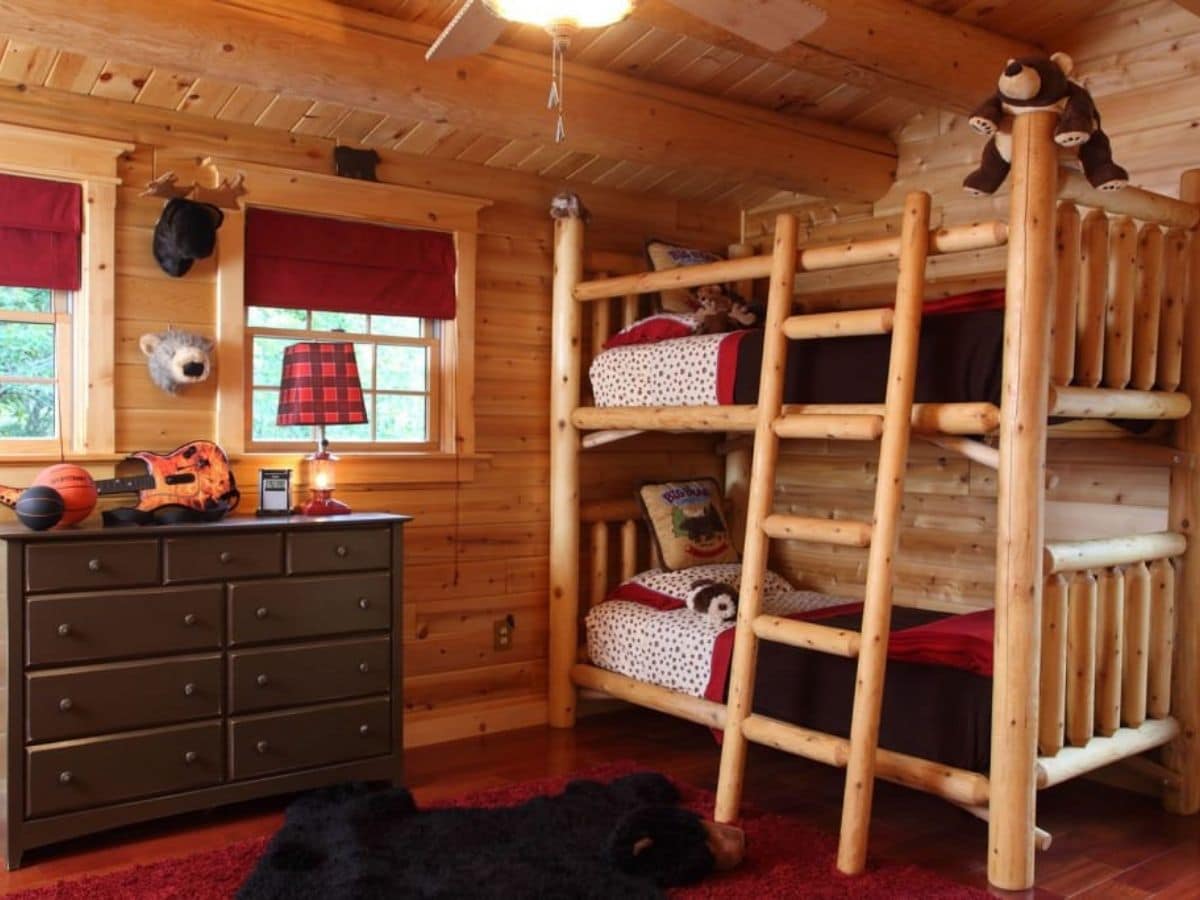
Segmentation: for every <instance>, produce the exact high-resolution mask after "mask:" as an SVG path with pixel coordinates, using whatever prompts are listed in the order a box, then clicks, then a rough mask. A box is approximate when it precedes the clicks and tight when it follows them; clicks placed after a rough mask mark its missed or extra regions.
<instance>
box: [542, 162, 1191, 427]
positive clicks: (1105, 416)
mask: <svg viewBox="0 0 1200 900" xmlns="http://www.w3.org/2000/svg"><path fill="white" fill-rule="evenodd" d="M1195 187H1196V188H1197V189H1198V190H1194V191H1192V192H1191V195H1195V196H1197V197H1198V198H1200V178H1197V183H1196V185H1195ZM1054 190H1055V191H1056V197H1057V214H1056V221H1055V228H1054V230H1053V232H1052V234H1051V237H1052V239H1053V241H1054V248H1053V257H1054V260H1055V267H1054V268H1055V271H1054V272H1053V273H1044V274H1045V277H1048V278H1051V279H1053V290H1052V295H1053V304H1054V309H1053V310H1052V319H1051V321H1052V349H1051V359H1050V361H1049V370H1050V378H1049V384H1048V385H1047V389H1048V392H1049V400H1048V407H1047V412H1048V415H1049V416H1050V417H1052V418H1063V419H1073V420H1080V419H1085V420H1125V421H1129V420H1149V421H1155V420H1159V421H1161V420H1172V419H1181V418H1183V417H1185V416H1186V415H1188V413H1189V411H1190V410H1191V400H1190V398H1189V397H1188V396H1187V395H1186V394H1185V393H1184V392H1182V391H1181V390H1180V385H1181V372H1182V356H1183V353H1182V351H1183V345H1184V335H1185V331H1186V322H1185V311H1186V309H1187V308H1188V307H1189V305H1190V306H1197V305H1200V303H1192V304H1189V303H1188V302H1187V300H1188V297H1187V295H1188V293H1189V292H1191V293H1200V262H1197V257H1198V256H1200V241H1196V240H1193V239H1192V232H1193V230H1194V229H1195V227H1196V225H1197V223H1198V222H1200V206H1198V205H1197V204H1196V203H1193V202H1188V201H1186V200H1179V199H1175V198H1171V197H1167V196H1165V195H1161V194H1156V193H1152V192H1148V191H1144V190H1141V189H1138V188H1134V187H1128V188H1126V189H1124V190H1121V191H1116V192H1100V191H1096V190H1094V189H1092V188H1091V187H1090V186H1089V185H1088V183H1087V182H1086V180H1085V179H1084V178H1083V177H1082V175H1080V174H1079V173H1078V172H1075V171H1073V170H1068V169H1062V170H1060V173H1059V177H1058V179H1057V185H1055V186H1054ZM1191 195H1189V196H1191ZM560 226H562V227H560V229H559V231H558V232H557V235H556V246H555V253H556V281H555V317H556V320H555V321H556V342H557V341H558V339H559V338H558V336H559V335H567V334H569V335H571V336H572V337H571V339H570V343H569V344H568V345H566V346H563V347H559V348H558V349H559V350H561V351H562V353H563V354H564V356H563V357H562V359H564V360H565V359H566V357H567V356H572V355H573V360H574V361H573V362H572V363H570V365H572V366H573V367H575V371H574V373H568V372H567V371H565V370H563V371H561V373H560V368H559V366H557V365H556V369H555V374H556V379H558V378H559V377H560V375H561V376H573V377H578V372H579V371H580V367H582V370H583V371H587V368H588V366H589V364H590V362H591V358H590V357H589V355H588V350H590V356H596V355H598V354H599V353H600V351H601V349H602V347H603V345H604V343H605V341H606V339H607V338H608V337H609V336H610V335H611V333H612V332H613V330H614V324H616V325H621V324H624V325H628V324H630V322H631V321H632V320H633V319H634V318H636V317H637V314H638V310H639V308H640V307H639V300H640V299H641V298H643V297H645V295H649V294H654V293H657V292H660V291H664V290H673V289H675V290H678V289H691V288H699V287H703V286H705V285H711V284H736V285H739V292H741V291H744V290H747V288H748V286H749V285H750V283H751V282H753V281H758V280H763V279H770V278H771V274H772V267H773V264H774V261H775V253H776V252H778V250H777V249H775V250H772V252H768V253H762V252H755V251H754V249H753V248H751V247H749V246H747V245H738V246H736V247H735V248H731V250H735V251H737V250H740V251H741V254H742V255H736V253H731V258H729V259H727V260H721V261H718V262H711V263H704V264H699V265H690V266H685V267H679V268H673V269H669V270H666V271H658V272H639V273H632V274H623V275H618V276H615V277H612V276H602V277H594V278H591V279H589V280H585V279H584V271H583V239H584V236H583V232H584V228H583V224H582V222H581V221H580V220H573V219H564V220H561V221H560ZM881 230H883V229H880V228H873V227H872V223H871V222H870V221H869V220H868V221H867V222H866V223H864V227H863V228H862V230H861V231H860V232H859V233H862V234H866V235H868V236H866V237H862V238H858V237H854V236H852V235H851V236H849V237H845V238H843V239H839V240H837V241H835V242H831V243H817V244H812V245H808V246H802V247H800V248H799V249H798V251H797V257H796V272H797V274H796V278H795V293H794V302H793V312H794V313H796V314H794V315H793V316H792V317H791V318H789V319H787V320H786V322H785V324H784V330H785V333H786V334H787V335H788V337H789V338H793V339H799V338H821V337H845V336H848V335H856V334H862V335H867V334H886V333H887V332H888V331H889V330H890V324H891V315H892V311H891V309H890V306H889V305H887V304H888V303H889V300H888V297H889V295H890V294H891V292H892V291H894V286H895V281H896V277H897V261H898V259H899V257H900V253H901V239H900V237H899V236H898V235H892V234H885V235H883V236H878V233H879V232H880V231H881ZM1008 236H1009V227H1008V224H1007V223H1006V222H1005V221H1004V220H1003V219H994V220H987V221H978V222H972V223H965V224H961V225H951V226H943V227H939V228H936V229H934V230H933V231H932V232H931V233H930V235H929V258H928V265H927V271H926V283H927V286H928V287H929V293H928V295H927V296H928V297H929V298H930V299H933V298H936V297H937V296H939V293H940V294H941V295H944V294H945V293H947V292H948V291H952V290H955V289H957V286H963V285H966V286H970V287H981V286H991V287H1001V286H1003V285H1005V283H1006V282H1008V281H1010V280H1011V279H1013V278H1018V279H1019V278H1024V277H1025V260H1024V259H1023V258H1022V256H1021V253H1022V251H1021V249H1020V248H1017V247H1010V246H1007V245H1008ZM1190 271H1195V272H1197V277H1195V278H1192V279H1190V280H1189V277H1188V275H1189V272H1190ZM613 301H618V305H617V308H616V310H615V311H616V312H617V315H616V316H614V315H613V313H614V307H613ZM927 302H928V301H927ZM583 310H587V311H588V312H589V313H590V316H589V317H588V318H589V320H590V322H589V324H590V332H591V334H590V341H589V342H588V349H585V347H584V344H583V341H582V338H581V333H582V327H581V326H582V320H583V318H584V317H583V315H582V311H583ZM800 313H803V314H800ZM994 319H995V322H996V323H997V324H996V331H997V334H996V337H995V340H996V341H997V342H999V341H1000V340H1001V335H1000V329H1001V325H1000V323H1001V321H1002V319H1003V315H1002V314H998V315H997V316H995V317H994ZM558 326H565V330H560V328H559V327H558ZM829 343H833V342H829ZM838 343H841V342H838ZM806 346H807V347H812V346H813V345H812V344H811V343H810V344H807V345H806ZM882 347H883V345H881V349H882ZM882 352H883V353H884V354H886V349H882ZM995 355H996V360H997V366H998V359H999V355H1000V354H999V353H998V352H997V353H996V354H995ZM995 380H996V384H997V385H998V383H999V372H998V371H997V372H996V374H995ZM993 393H994V394H995V396H989V397H986V398H978V399H976V398H974V397H973V398H971V399H970V400H962V399H958V400H955V401H954V402H919V403H917V404H916V405H915V406H914V410H913V427H914V429H915V430H916V431H917V432H918V433H922V434H927V435H928V434H944V435H989V434H992V433H994V432H995V431H996V430H997V429H998V427H999V423H1000V409H999V396H998V394H999V391H998V389H997V390H996V391H994V392H993ZM741 394H742V396H741V397H739V398H738V399H739V400H740V401H741V402H732V400H731V399H730V398H729V397H726V398H725V399H723V400H720V401H718V402H715V403H714V402H705V403H703V404H694V403H687V404H684V405H664V404H661V403H656V404H654V405H613V403H612V402H611V399H610V401H609V403H608V405H579V404H578V403H576V404H573V405H572V408H571V409H570V410H569V411H567V410H565V409H564V410H561V412H564V413H566V414H567V415H569V418H570V423H571V424H572V425H573V426H574V427H575V428H577V429H579V430H581V431H589V432H604V434H602V435H589V436H587V437H585V439H584V443H585V446H588V445H594V444H598V443H603V442H605V440H607V439H609V438H611V437H613V436H619V435H620V434H621V433H631V432H637V431H650V430H660V431H680V432H750V431H753V429H754V425H755V420H756V406H755V404H754V403H753V402H746V401H747V400H748V399H750V398H749V397H747V396H746V392H745V391H744V390H743V391H741ZM577 396H578V395H577ZM879 400H880V401H882V390H880V396H879ZM672 402H673V401H672ZM882 414H883V404H882V402H877V403H876V402H856V403H846V402H838V403H824V402H809V401H806V402H802V403H791V404H787V405H786V406H785V409H784V419H785V420H786V423H787V424H786V425H783V424H782V423H781V428H783V429H784V430H781V431H780V432H779V433H780V436H782V437H787V438H828V437H851V436H853V437H858V438H860V439H871V438H874V437H877V436H878V434H879V431H880V429H881V427H882ZM847 430H851V431H853V432H854V434H853V435H851V434H847V433H846V432H847ZM1113 433H1114V434H1118V433H1121V432H1120V431H1119V430H1118V429H1114V431H1113Z"/></svg>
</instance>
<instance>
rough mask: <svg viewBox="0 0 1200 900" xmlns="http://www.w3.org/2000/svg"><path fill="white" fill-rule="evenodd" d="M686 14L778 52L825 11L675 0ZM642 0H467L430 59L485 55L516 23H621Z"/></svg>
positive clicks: (553, 30)
mask: <svg viewBox="0 0 1200 900" xmlns="http://www.w3.org/2000/svg"><path fill="white" fill-rule="evenodd" d="M669 2H670V3H671V4H672V5H673V6H677V7H679V8H680V9H682V10H683V11H684V12H688V13H691V14H692V15H694V16H696V17H697V18H699V19H703V20H704V21H706V22H710V23H711V24H713V25H717V26H719V27H720V28H724V29H725V30H726V31H728V32H730V33H731V34H736V35H737V36H738V37H741V38H744V39H745V40H747V41H750V42H751V43H754V44H757V45H758V46H760V47H763V48H764V49H766V50H769V51H771V52H773V53H776V52H778V51H780V50H783V49H785V48H786V47H790V46H791V45H792V44H794V43H795V42H796V41H798V40H800V39H801V38H803V37H805V36H806V35H808V34H810V33H811V32H812V31H814V30H816V29H817V28H819V27H820V26H821V24H822V23H823V22H824V21H825V17H826V13H825V10H824V9H821V8H820V7H818V6H815V5H814V4H812V3H810V2H808V0H669ZM636 3H637V0H465V2H464V3H463V5H462V8H461V9H460V10H459V11H458V14H457V15H456V16H455V17H454V19H453V21H451V23H450V24H449V25H447V26H446V28H445V30H444V31H442V33H441V34H440V35H438V38H437V40H435V41H434V42H433V45H432V46H431V47H430V48H429V51H428V52H427V53H426V54H425V58H426V59H427V60H431V61H432V60H444V59H456V58H458V57H462V56H470V55H472V54H475V53H481V52H483V51H484V50H486V49H487V48H488V47H490V46H491V45H492V44H493V43H495V41H496V39H497V38H499V37H500V33H501V32H502V31H504V29H505V28H506V27H507V26H508V25H510V24H512V23H514V22H516V23H521V24H525V25H537V26H540V27H542V28H545V29H546V30H547V31H549V32H550V34H551V35H553V36H554V37H555V38H556V39H558V38H560V37H565V38H569V37H570V36H571V35H572V34H574V33H575V32H576V31H579V30H580V29H583V28H599V27H602V26H605V25H612V24H615V23H616V22H620V21H621V20H622V19H624V18H625V17H626V16H628V15H629V14H630V13H631V12H632V11H633V8H634V6H635V5H636Z"/></svg>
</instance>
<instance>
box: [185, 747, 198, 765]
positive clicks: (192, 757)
mask: <svg viewBox="0 0 1200 900" xmlns="http://www.w3.org/2000/svg"><path fill="white" fill-rule="evenodd" d="M195 761H196V751H195V750H189V751H188V752H187V753H185V754H183V762H184V765H188V766H190V765H191V764H192V763H194V762H195Z"/></svg>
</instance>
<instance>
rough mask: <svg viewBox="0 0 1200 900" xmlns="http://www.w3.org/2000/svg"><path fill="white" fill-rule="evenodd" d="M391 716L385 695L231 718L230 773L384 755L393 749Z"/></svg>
mask: <svg viewBox="0 0 1200 900" xmlns="http://www.w3.org/2000/svg"><path fill="white" fill-rule="evenodd" d="M390 718H391V705H390V704H389V702H388V701H387V699H386V698H380V699H375V700H353V701H350V702H348V703H338V704H335V705H331V706H318V707H315V708H309V709H301V710H289V711H287V712H277V713H267V714H266V715H260V716H245V717H243V718H239V719H231V720H230V722H229V746H230V773H231V777H233V778H254V777H256V776H259V775H268V774H270V773H272V772H285V771H288V770H291V769H304V768H309V767H312V766H324V765H330V764H332V763H339V762H346V761H348V760H352V759H364V758H366V757H368V756H382V755H383V754H386V753H388V752H389V751H390V750H391V722H390Z"/></svg>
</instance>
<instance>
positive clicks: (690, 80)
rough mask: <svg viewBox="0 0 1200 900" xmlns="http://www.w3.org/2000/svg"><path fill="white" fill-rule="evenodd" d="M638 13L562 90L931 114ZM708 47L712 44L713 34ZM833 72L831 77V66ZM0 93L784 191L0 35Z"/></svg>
mask: <svg viewBox="0 0 1200 900" xmlns="http://www.w3.org/2000/svg"><path fill="white" fill-rule="evenodd" d="M337 2H338V3H339V4H341V5H343V6H347V7H354V8H356V9H357V10H361V11H365V12H369V13H375V14H379V15H383V16H388V17H391V18H394V19H396V20H399V21H401V22H409V23H416V24H419V25H424V26H429V27H433V28H441V27H442V26H444V25H445V24H446V23H448V22H449V20H450V19H451V18H452V17H453V15H454V13H455V11H456V10H457V9H458V7H459V5H460V0H337ZM914 2H915V3H916V5H919V6H922V7H925V8H926V9H928V10H930V11H932V12H936V13H938V14H941V15H943V16H947V17H952V18H953V19H954V20H956V21H959V22H964V23H969V24H970V25H974V26H980V27H982V28H985V29H987V30H988V31H990V32H993V33H995V34H997V35H1005V36H1007V37H1008V38H1014V39H1017V40H1019V41H1021V42H1025V43H1027V44H1030V43H1035V44H1039V45H1042V46H1045V47H1048V48H1054V47H1055V46H1056V44H1055V41H1056V39H1061V38H1062V37H1063V36H1064V35H1066V34H1067V33H1069V32H1070V31H1071V29H1072V28H1074V27H1075V26H1076V25H1077V24H1079V23H1080V22H1081V21H1083V20H1084V19H1085V18H1087V17H1088V16H1090V15H1094V13H1095V7H1096V0H1007V2H1003V0H914ZM1119 2H1120V0H1118V3H1119ZM642 4H643V6H642V9H641V10H640V11H639V14H638V15H635V17H632V18H630V19H627V20H626V21H625V22H622V23H619V24H618V25H615V26H613V27H611V28H607V29H602V30H597V31H592V32H586V33H584V34H582V35H580V36H578V37H577V38H576V40H575V41H574V43H573V45H572V47H571V49H570V51H569V57H568V58H569V63H568V72H567V77H568V91H569V90H570V80H569V79H570V66H571V65H585V66H589V67H592V68H595V69H600V70H606V71H608V72H612V73H618V74H620V75H624V76H633V77H635V78H638V79H644V80H647V81H651V82H656V83H658V84H662V85H667V86H670V87H674V88H683V89H686V90H690V91H694V92H697V93H702V94H705V95H709V96H712V97H718V98H722V99H725V100H730V101H735V102H737V103H740V104H744V105H746V106H750V107H757V108H759V109H764V110H770V111H773V112H776V113H781V114H783V115H789V116H796V117H799V116H803V117H805V118H807V119H817V120H821V121H825V122H829V123H834V124H837V125H842V126H848V127H851V128H854V129H858V130H861V131H866V132H871V133H876V134H880V135H889V134H894V133H895V132H896V131H897V130H898V129H899V128H900V127H901V126H902V125H903V124H904V123H905V122H907V121H908V120H909V119H910V118H912V117H913V116H914V115H915V114H916V113H917V112H918V111H920V110H921V109H922V108H924V106H925V105H927V104H922V103H921V102H919V100H918V99H916V96H915V95H910V96H909V97H898V96H889V95H882V94H881V93H880V90H879V87H878V86H877V85H878V84H884V83H887V82H876V83H874V84H872V83H871V79H872V78H873V73H872V70H871V67H870V65H869V64H868V63H866V62H863V61H861V60H857V61H855V60H846V61H845V64H844V72H845V75H846V77H845V78H844V79H843V80H839V79H837V78H835V77H831V63H830V58H831V57H830V56H829V55H828V53H827V54H826V56H825V57H824V58H823V60H822V61H821V63H820V64H819V65H814V66H810V68H812V69H820V70H821V71H820V73H819V74H818V73H816V72H814V71H805V70H803V69H800V68H796V67H794V65H793V60H795V59H797V58H798V57H796V56H795V55H789V56H787V57H786V58H783V57H776V58H775V59H767V58H765V57H766V54H765V53H763V54H760V55H755V54H753V53H749V52H743V51H744V50H745V49H747V45H744V44H740V43H738V42H736V41H724V40H722V41H721V44H722V46H717V45H715V44H714V43H711V42H707V41H705V40H702V39H701V38H700V37H697V36H695V35H694V34H685V33H680V31H671V30H666V29H665V28H662V27H659V26H658V25H656V24H653V21H655V20H656V19H657V20H658V21H668V22H669V23H670V24H672V25H673V26H676V25H679V24H680V21H681V20H680V17H679V15H678V14H672V13H669V12H667V11H665V10H670V9H673V7H667V6H666V5H665V4H662V3H661V2H660V0H642ZM683 18H684V19H686V17H683ZM684 24H686V22H685V23H684ZM689 30H691V31H697V29H689ZM707 36H709V37H713V35H712V34H711V30H710V32H709V34H708V35H707ZM718 37H719V36H718ZM500 44H501V45H503V46H505V47H510V48H514V49H516V50H523V51H527V52H531V53H539V54H547V79H548V78H549V60H548V38H547V36H546V35H545V34H544V33H543V32H541V31H540V30H539V29H536V28H532V27H527V26H518V25H514V26H511V27H509V28H508V29H507V30H506V31H505V33H504V35H503V36H502V37H501V39H500ZM749 49H753V48H749ZM913 52H914V53H936V52H937V48H936V47H924V48H922V47H917V46H914V47H913ZM832 59H833V65H834V67H835V68H836V66H837V64H838V60H837V58H836V57H833V58H832ZM0 80H2V81H8V82H16V83H22V84H28V85H38V86H44V87H46V88H51V89H55V90H63V91H69V92H72V93H79V94H90V95H93V96H97V97H103V98H107V99H110V100H116V101H122V102H128V103H135V104H140V105H143V106H149V107H157V108H161V109H168V110H178V111H181V112H185V113H188V114H191V115H198V116H204V117H208V118H215V119H218V120H221V121H229V122H238V123H253V124H256V125H259V126H261V127H265V128H273V129H281V130H287V131H291V132H294V133H297V134H305V135H311V136H320V137H325V138H330V139H334V140H337V141H338V142H340V143H345V144H362V145H364V146H368V147H380V148H390V149H394V150H397V151H400V152H404V153H410V154H415V155H418V156H430V157H435V158H440V159H458V160H463V161H467V162H474V163H480V164H484V165H489V166H495V167H499V168H505V169H514V170H518V171H522V172H533V173H538V174H541V175H544V176H546V177H550V178H555V179H562V180H565V181H570V182H572V183H573V184H574V185H577V186H585V185H587V184H597V185H604V186H607V187H612V188H618V189H625V190H630V191H635V192H640V191H647V192H652V193H656V194H662V195H667V196H672V197H678V198H682V199H694V200H707V201H713V202H733V203H736V204H738V205H740V206H741V207H743V208H746V207H751V206H755V205H758V204H761V203H763V202H766V201H768V200H770V199H771V198H777V197H778V195H779V189H778V186H773V185H770V184H764V183H756V182H755V181H754V180H747V179H746V178H744V177H733V176H731V175H727V174H722V173H719V172H717V173H714V172H712V171H706V172H697V171H695V170H694V169H692V168H673V167H671V166H670V165H653V164H645V163H643V162H633V161H630V160H624V159H610V158H602V157H600V156H596V155H591V154H588V153H583V152H579V151H576V150H572V149H571V147H570V144H569V143H568V144H567V145H564V146H555V145H554V144H553V143H552V141H551V140H549V138H550V135H551V133H552V123H551V120H550V117H549V115H548V114H547V123H546V135H547V140H545V141H540V140H510V139H507V138H505V137H502V136H497V135H490V134H487V133H484V132H481V131H475V130H471V129H467V128H462V127H456V126H454V125H450V124H446V123H439V122H436V121H430V120H424V121H423V120H419V119H407V118H406V119H399V118H395V117H392V116H388V115H385V114H383V113H380V112H373V111H370V110H365V109H360V108H354V107H351V106H343V105H339V104H337V103H334V102H330V101H329V100H328V99H325V100H311V99H306V98H304V97H300V96H293V95H291V94H290V93H287V94H285V93H279V92H276V91H272V90H264V89H262V88H260V87H250V86H247V85H245V84H234V83H229V82H225V81H221V80H217V79H214V78H211V77H204V76H197V75H195V74H192V73H188V72H177V71H171V70H169V69H166V68H162V67H153V66H148V65H138V64H136V63H132V62H130V61H129V60H124V59H121V60H117V59H106V58H102V57H97V56H90V55H86V54H81V53H76V52H68V51H65V50H63V51H59V50H52V49H48V48H46V47H43V46H39V45H38V44H37V43H31V42H29V41H27V40H25V39H22V40H17V39H10V38H6V37H5V36H4V35H3V34H0ZM568 115H570V113H569V110H568ZM569 121H570V120H569V119H568V124H569ZM789 196H795V195H789Z"/></svg>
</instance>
